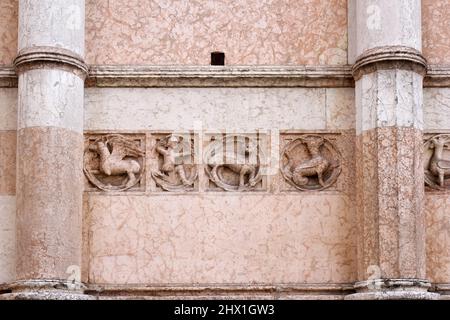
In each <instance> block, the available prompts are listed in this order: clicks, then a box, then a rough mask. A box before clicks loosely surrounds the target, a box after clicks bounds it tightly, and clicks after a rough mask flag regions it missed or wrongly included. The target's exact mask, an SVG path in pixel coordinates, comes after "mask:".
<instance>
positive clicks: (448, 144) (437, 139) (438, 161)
mask: <svg viewBox="0 0 450 320" xmlns="http://www.w3.org/2000/svg"><path fill="white" fill-rule="evenodd" d="M424 157H425V159H424V169H425V183H426V184H427V185H428V186H429V187H431V188H433V189H437V190H445V189H450V134H438V135H435V136H432V137H431V138H429V139H428V140H427V141H425V143H424Z"/></svg>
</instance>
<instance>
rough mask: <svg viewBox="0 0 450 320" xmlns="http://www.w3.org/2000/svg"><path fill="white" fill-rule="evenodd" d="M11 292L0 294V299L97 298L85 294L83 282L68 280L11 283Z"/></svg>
mask: <svg viewBox="0 0 450 320" xmlns="http://www.w3.org/2000/svg"><path fill="white" fill-rule="evenodd" d="M8 287H9V289H10V290H11V292H10V293H5V294H2V295H0V300H95V299H96V297H94V296H91V295H87V294H84V289H85V286H84V284H82V283H73V282H67V280H26V281H17V282H14V283H12V284H10V285H9V286H8Z"/></svg>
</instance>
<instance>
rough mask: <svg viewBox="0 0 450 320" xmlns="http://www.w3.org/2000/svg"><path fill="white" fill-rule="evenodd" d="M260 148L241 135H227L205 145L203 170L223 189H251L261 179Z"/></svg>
mask: <svg viewBox="0 0 450 320" xmlns="http://www.w3.org/2000/svg"><path fill="white" fill-rule="evenodd" d="M261 155H262V151H261V148H260V147H259V146H258V142H257V141H256V140H255V139H252V138H250V137H247V136H243V135H228V136H224V137H219V138H217V139H216V140H214V141H212V142H211V143H210V144H209V145H208V146H207V147H206V149H205V152H204V161H205V163H206V166H205V171H206V173H207V175H208V177H209V179H210V181H212V182H213V183H214V184H215V185H216V186H217V187H219V188H221V189H223V190H225V191H251V190H255V189H257V185H258V184H259V183H260V182H261V180H262V175H261Z"/></svg>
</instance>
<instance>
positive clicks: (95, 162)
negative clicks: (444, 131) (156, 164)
mask: <svg viewBox="0 0 450 320" xmlns="http://www.w3.org/2000/svg"><path fill="white" fill-rule="evenodd" d="M144 156H145V151H143V150H142V149H141V146H140V145H139V141H134V140H132V139H129V138H127V137H125V136H123V135H119V134H109V135H103V136H100V137H98V138H97V139H95V140H94V141H92V140H89V141H88V145H87V147H86V149H85V152H84V173H85V175H86V177H87V179H88V180H89V182H90V183H92V184H93V185H94V186H96V187H97V188H98V189H100V190H103V191H125V190H128V189H130V188H132V187H134V186H136V185H137V184H138V183H139V182H140V180H141V178H142V175H143V171H144V165H143V164H144Z"/></svg>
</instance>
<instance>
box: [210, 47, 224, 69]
mask: <svg viewBox="0 0 450 320" xmlns="http://www.w3.org/2000/svg"><path fill="white" fill-rule="evenodd" d="M211 65H212V66H224V65H225V53H223V52H218V51H215V52H211Z"/></svg>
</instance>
